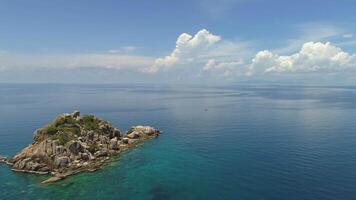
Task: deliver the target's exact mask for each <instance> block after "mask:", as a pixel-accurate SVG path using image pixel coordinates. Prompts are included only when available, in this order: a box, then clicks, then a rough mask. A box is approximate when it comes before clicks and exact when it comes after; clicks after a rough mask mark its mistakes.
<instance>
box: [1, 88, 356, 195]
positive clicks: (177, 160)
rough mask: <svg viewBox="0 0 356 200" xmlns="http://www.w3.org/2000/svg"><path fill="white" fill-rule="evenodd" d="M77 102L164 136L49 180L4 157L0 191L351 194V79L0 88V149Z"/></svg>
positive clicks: (355, 114)
mask: <svg viewBox="0 0 356 200" xmlns="http://www.w3.org/2000/svg"><path fill="white" fill-rule="evenodd" d="M74 109H80V110H81V112H82V113H93V114H95V115H98V116H100V117H102V118H104V119H107V120H110V121H112V122H113V124H114V125H115V126H117V127H119V128H120V129H121V130H127V129H129V128H130V126H132V125H135V124H148V125H152V126H155V127H157V128H159V129H160V130H162V131H163V132H164V133H163V134H162V135H161V136H160V137H159V138H157V139H155V140H151V141H148V142H145V143H144V144H143V145H142V146H140V147H139V148H136V149H133V150H130V151H128V152H126V153H125V154H123V155H122V156H121V157H120V159H119V160H118V161H116V162H113V163H111V164H110V165H109V166H106V167H105V168H104V169H103V170H100V171H97V172H95V173H83V174H80V175H77V176H73V177H70V178H68V179H66V180H64V181H61V182H59V183H55V184H52V185H41V184H40V181H41V180H43V179H44V178H45V177H43V176H36V175H30V174H22V173H14V172H11V171H10V170H9V168H8V167H7V166H5V165H0V199H273V200H278V199H281V200H282V199H310V200H311V199H335V200H336V199H338V200H340V199H346V200H348V199H356V145H355V144H356V124H355V119H356V88H352V87H292V86H289V87H287V86H229V87H215V88H208V87H168V86H155V87H153V86H152V87H145V86H125V85H41V84H37V85H36V84H33V85H24V84H1V85H0V127H1V130H0V154H2V155H8V156H10V155H14V154H15V153H16V152H18V151H20V150H21V149H22V148H24V147H25V146H27V145H28V144H29V143H31V141H32V132H33V131H34V130H35V129H36V128H38V127H41V126H43V125H44V124H46V123H48V122H50V121H51V120H52V118H53V117H54V116H55V115H57V114H59V113H62V112H71V111H73V110H74Z"/></svg>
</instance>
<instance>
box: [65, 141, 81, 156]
mask: <svg viewBox="0 0 356 200" xmlns="http://www.w3.org/2000/svg"><path fill="white" fill-rule="evenodd" d="M67 148H68V149H69V151H70V153H72V154H74V155H78V154H79V153H82V152H84V150H85V148H84V146H83V145H82V144H81V143H80V142H79V141H70V142H69V143H68V144H67Z"/></svg>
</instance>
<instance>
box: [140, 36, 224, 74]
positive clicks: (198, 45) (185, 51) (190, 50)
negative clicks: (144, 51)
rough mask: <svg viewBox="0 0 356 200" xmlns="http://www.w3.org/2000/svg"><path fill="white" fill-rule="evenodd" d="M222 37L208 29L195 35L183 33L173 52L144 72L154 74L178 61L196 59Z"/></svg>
mask: <svg viewBox="0 0 356 200" xmlns="http://www.w3.org/2000/svg"><path fill="white" fill-rule="evenodd" d="M220 39H221V38H220V36H217V35H213V34H211V33H210V32H209V31H207V30H206V29H203V30H200V31H199V32H198V33H197V34H195V35H194V36H191V35H189V34H187V33H182V34H181V35H180V36H179V37H178V39H177V41H176V47H175V49H174V50H173V51H172V53H171V54H170V55H168V56H165V57H164V58H158V59H156V60H155V63H154V64H153V65H152V66H150V67H148V68H146V69H144V71H143V72H145V73H151V74H152V73H156V72H157V71H159V70H161V69H164V68H169V67H172V66H173V65H175V64H177V63H179V64H187V63H190V62H193V61H196V59H198V57H200V56H203V54H202V52H204V51H206V50H207V49H208V48H209V47H211V46H212V45H213V44H215V43H217V42H218V41H220Z"/></svg>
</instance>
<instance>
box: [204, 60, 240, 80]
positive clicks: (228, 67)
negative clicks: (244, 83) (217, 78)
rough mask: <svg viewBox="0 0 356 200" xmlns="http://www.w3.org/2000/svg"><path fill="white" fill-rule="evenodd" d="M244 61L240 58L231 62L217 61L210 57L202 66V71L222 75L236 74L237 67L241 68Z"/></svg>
mask: <svg viewBox="0 0 356 200" xmlns="http://www.w3.org/2000/svg"><path fill="white" fill-rule="evenodd" d="M243 64H244V62H243V60H242V59H240V60H237V61H232V62H218V61H216V60H215V59H210V60H209V61H208V62H207V63H206V64H205V66H204V68H203V72H205V73H210V74H217V75H222V76H225V77H227V76H231V75H234V74H235V75H238V74H239V73H237V71H238V69H240V70H241V69H242V68H243V67H244V66H243Z"/></svg>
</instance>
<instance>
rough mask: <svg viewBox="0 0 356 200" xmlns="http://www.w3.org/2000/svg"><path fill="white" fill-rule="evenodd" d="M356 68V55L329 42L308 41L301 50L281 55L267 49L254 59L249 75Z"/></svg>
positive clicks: (337, 70) (335, 70) (334, 70)
mask: <svg viewBox="0 0 356 200" xmlns="http://www.w3.org/2000/svg"><path fill="white" fill-rule="evenodd" d="M349 69H356V55H355V54H349V53H347V52H344V51H343V50H342V49H341V48H339V47H336V46H334V45H332V44H330V43H329V42H326V43H321V42H307V43H305V44H303V46H302V48H301V49H300V51H299V52H297V53H295V54H292V55H287V56H279V55H277V54H273V53H272V52H270V51H268V50H265V51H260V52H258V53H257V54H256V56H255V57H254V58H253V59H252V63H251V64H250V66H249V70H248V71H247V75H254V74H260V73H286V72H339V71H345V70H349Z"/></svg>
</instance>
